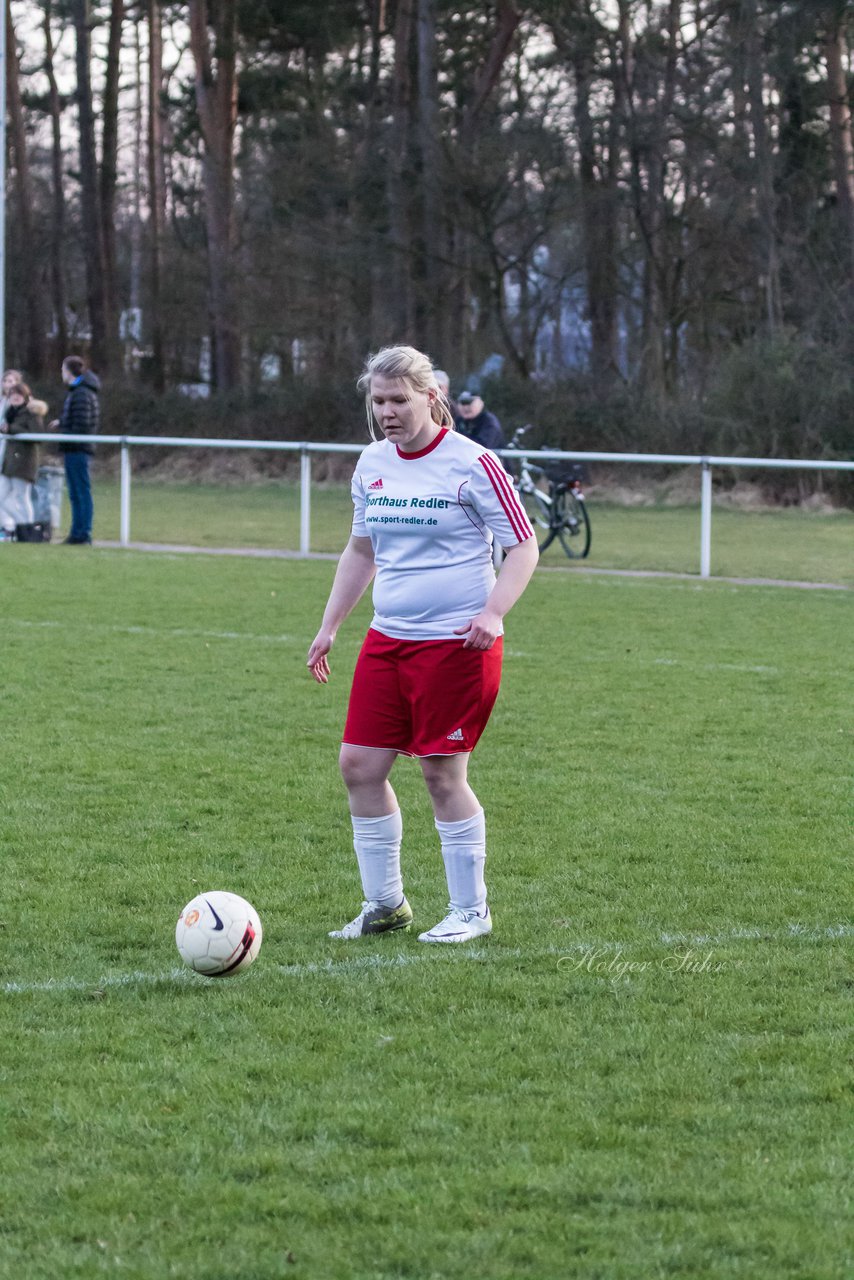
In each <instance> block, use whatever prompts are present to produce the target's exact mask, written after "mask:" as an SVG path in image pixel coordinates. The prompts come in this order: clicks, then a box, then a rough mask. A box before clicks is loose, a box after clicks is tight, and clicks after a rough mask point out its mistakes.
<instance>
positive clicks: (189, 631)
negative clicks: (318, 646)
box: [3, 618, 295, 644]
mask: <svg viewBox="0 0 854 1280" xmlns="http://www.w3.org/2000/svg"><path fill="white" fill-rule="evenodd" d="M3 625H4V626H12V627H27V628H31V629H33V630H63V631H64V630H66V629H67V628H68V624H67V623H65V622H57V621H51V620H44V621H41V622H29V621H28V620H27V619H25V618H4V620H3ZM73 629H74V630H75V631H97V632H101V633H104V632H107V633H109V634H111V635H121V636H151V637H153V638H155V639H159V638H161V637H163V636H173V637H175V638H176V639H191V640H250V641H252V642H254V643H256V644H293V643H294V640H295V637H294V636H287V635H279V636H268V635H258V634H256V633H255V632H252V631H202V630H196V629H194V628H192V627H165V628H160V627H120V626H114V625H112V624H111V623H106V622H75V623H74V624H73Z"/></svg>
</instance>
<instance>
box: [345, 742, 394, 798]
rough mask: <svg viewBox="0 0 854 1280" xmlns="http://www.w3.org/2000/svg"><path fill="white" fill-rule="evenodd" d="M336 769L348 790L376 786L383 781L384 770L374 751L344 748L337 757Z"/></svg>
mask: <svg viewBox="0 0 854 1280" xmlns="http://www.w3.org/2000/svg"><path fill="white" fill-rule="evenodd" d="M338 767H339V769H340V770H341V777H342V778H343V779H344V785H345V786H346V787H347V788H348V790H352V789H353V788H354V787H364V786H371V785H378V784H380V783H382V782H384V781H385V769H384V767H383V764H382V762H381V761H380V760H379V759H378V758H377V752H375V751H364V750H359V748H358V747H355V748H354V747H347V746H344V747H342V748H341V753H340V755H339V756H338Z"/></svg>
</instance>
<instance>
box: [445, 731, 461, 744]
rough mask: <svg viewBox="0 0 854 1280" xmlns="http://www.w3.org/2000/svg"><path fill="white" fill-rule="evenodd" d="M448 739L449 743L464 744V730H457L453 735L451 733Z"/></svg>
mask: <svg viewBox="0 0 854 1280" xmlns="http://www.w3.org/2000/svg"><path fill="white" fill-rule="evenodd" d="M447 738H448V741H449V742H462V740H463V731H462V729H455V730H454V732H453V733H449V734H448V735H447Z"/></svg>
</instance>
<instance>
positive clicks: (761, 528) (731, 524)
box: [95, 480, 854, 585]
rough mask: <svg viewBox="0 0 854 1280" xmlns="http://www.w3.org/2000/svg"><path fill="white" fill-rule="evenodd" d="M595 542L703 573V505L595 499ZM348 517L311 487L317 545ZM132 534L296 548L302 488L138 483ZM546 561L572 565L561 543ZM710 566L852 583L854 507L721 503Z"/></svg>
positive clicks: (619, 562) (110, 532)
mask: <svg viewBox="0 0 854 1280" xmlns="http://www.w3.org/2000/svg"><path fill="white" fill-rule="evenodd" d="M95 501H96V518H95V536H96V538H101V539H105V540H115V539H118V536H119V492H118V486H117V485H116V484H114V483H113V482H110V481H97V482H96V488H95ZM590 512H591V519H592V524H593V542H592V547H591V552H590V556H589V558H588V559H587V560H586V561H584V564H585V565H589V566H592V567H595V568H608V569H658V570H668V571H671V572H677V573H699V564H700V510H699V506H696V507H692V506H688V507H652V508H637V507H632V508H627V507H621V506H614V505H608V504H606V503H602V502H599V501H597V500H596V499H595V498H593V499H592V500H591V502H590ZM351 516H352V507H351V504H350V497H349V492H348V491H347V489H346V488H344V487H343V486H340V485H323V486H317V487H315V489H314V490H313V493H312V527H311V547H312V550H314V551H327V552H333V551H334V552H337V551H340V550H341V548H342V546H343V545H344V543H345V542H346V540H347V536H348V533H349V527H350V519H351ZM131 537H132V539H133V540H134V541H138V542H161V543H179V544H189V545H191V546H203V547H285V548H291V549H295V548H297V547H298V546H299V491H298V488H297V486H296V485H293V484H284V483H283V484H259V485H253V486H247V487H240V486H234V485H219V486H217V485H200V484H180V485H179V484H166V483H160V482H158V483H151V482H146V481H144V480H140V481H137V482H136V483H135V484H134V486H133V490H132V501H131ZM543 563H544V564H546V565H553V566H557V565H565V564H567V563H568V561H567V560H566V557H565V556H564V554H563V552H562V551H561V550H560V548H559V547H558V546H555V547H552V548H550V549H549V551H548V552H547V553H546V555H545V557H544V561H543ZM712 573H713V574H714V575H715V576H720V577H727V576H729V577H765V578H784V579H803V580H805V581H810V582H838V583H845V584H848V585H854V512H843V511H838V512H835V513H833V514H831V515H824V514H822V515H819V514H812V513H808V512H804V511H802V510H795V509H790V510H763V511H761V512H743V511H733V510H727V509H716V510H715V512H714V517H713V521H712Z"/></svg>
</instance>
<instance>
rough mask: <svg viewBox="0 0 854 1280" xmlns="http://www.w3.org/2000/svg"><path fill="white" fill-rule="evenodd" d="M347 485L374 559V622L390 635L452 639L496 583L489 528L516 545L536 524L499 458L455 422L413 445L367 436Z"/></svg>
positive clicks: (356, 529)
mask: <svg viewBox="0 0 854 1280" xmlns="http://www.w3.org/2000/svg"><path fill="white" fill-rule="evenodd" d="M352 494H353V505H354V507H355V514H354V516H353V534H354V535H355V536H356V537H357V538H370V539H371V544H372V546H373V549H374V561H375V563H376V567H377V573H376V579H375V581H374V597H373V598H374V610H375V613H374V619H373V622H372V623H371V626H372V627H374V628H375V629H376V630H377V631H381V632H382V633H383V635H387V636H391V637H392V638H393V639H396V640H448V639H453V638H454V631H455V630H456V628H457V627H464V626H465V625H466V624H467V623H469V622H471V620H472V618H474V617H476V616H477V615H478V614H479V613H480V611H481V610H482V608H483V606H484V605H485V604H486V600H487V597H488V596H489V593H490V592H491V590H492V588H493V586H494V585H495V570H494V569H493V566H492V543H493V535H494V536H495V537H496V538H497V539H498V541H499V543H500V544H501V546H503V547H514V546H516V544H517V543H519V542H524V541H525V540H526V539H527V538H530V537H532V536H533V532H534V531H533V529H532V528H531V525H530V522H529V520H528V517H527V515H526V514H525V509H524V507H523V506H522V504H521V502H520V501H519V498H518V495H517V493H516V490H515V489H514V487H513V482H512V480H511V479H510V477H509V476H508V474H507V472H506V471H505V470H504V467H503V465H502V463H501V462H500V461H499V459H498V458H497V457H496V456H495V454H494V453H492V452H491V451H490V450H489V449H484V448H482V446H481V445H478V444H475V443H474V441H472V440H467V439H466V438H465V436H460V435H457V433H456V432H454V431H445V430H443V431H441V432H440V433H439V435H437V436H436V438H435V440H434V441H433V442H432V443H431V444H430V445H428V447H427V448H426V449H421V450H420V451H419V452H418V453H403V452H401V450H400V449H398V447H397V445H396V444H393V443H392V442H391V441H390V440H380V441H378V442H377V443H376V444H371V445H368V447H367V449H366V450H365V451H364V453H363V454H362V455H361V457H360V458H359V461H358V462H357V464H356V470H355V472H354V474H353V484H352Z"/></svg>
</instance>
